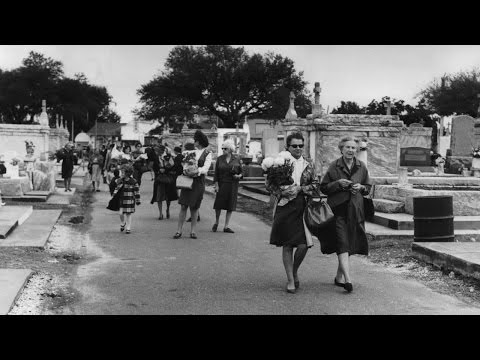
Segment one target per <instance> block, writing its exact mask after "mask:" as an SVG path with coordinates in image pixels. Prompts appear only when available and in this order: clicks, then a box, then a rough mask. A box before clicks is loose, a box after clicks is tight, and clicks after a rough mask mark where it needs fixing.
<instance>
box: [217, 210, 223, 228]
mask: <svg viewBox="0 0 480 360" xmlns="http://www.w3.org/2000/svg"><path fill="white" fill-rule="evenodd" d="M221 212H222V210H221V209H215V224H217V225H218V222H219V221H220V213H221Z"/></svg>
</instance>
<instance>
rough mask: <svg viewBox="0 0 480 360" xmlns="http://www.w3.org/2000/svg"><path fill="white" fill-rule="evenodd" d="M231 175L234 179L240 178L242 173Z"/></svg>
mask: <svg viewBox="0 0 480 360" xmlns="http://www.w3.org/2000/svg"><path fill="white" fill-rule="evenodd" d="M233 177H234V178H235V179H241V178H242V174H235V175H233Z"/></svg>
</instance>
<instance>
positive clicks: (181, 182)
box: [175, 175, 193, 190]
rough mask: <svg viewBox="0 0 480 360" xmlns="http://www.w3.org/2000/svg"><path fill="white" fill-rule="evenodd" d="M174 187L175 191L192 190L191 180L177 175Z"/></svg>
mask: <svg viewBox="0 0 480 360" xmlns="http://www.w3.org/2000/svg"><path fill="white" fill-rule="evenodd" d="M175 186H176V188H177V189H187V190H192V186H193V178H192V177H190V176H185V175H178V176H177V182H176V184H175Z"/></svg>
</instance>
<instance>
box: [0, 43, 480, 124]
mask: <svg viewBox="0 0 480 360" xmlns="http://www.w3.org/2000/svg"><path fill="white" fill-rule="evenodd" d="M235 46H237V45H235ZM243 46H245V48H246V50H247V51H248V52H249V53H251V54H252V53H253V52H258V53H261V54H265V53H266V52H267V51H273V52H275V53H278V54H280V55H282V56H286V57H289V58H291V59H292V60H293V61H294V63H295V68H296V69H297V71H303V72H304V79H305V80H306V81H308V82H309V85H308V87H309V90H310V91H311V90H312V89H313V84H314V83H315V82H316V81H319V82H320V85H321V88H322V92H321V94H320V102H321V104H322V106H323V107H324V108H325V109H327V107H329V108H330V111H331V110H332V109H333V108H335V107H337V106H339V105H340V101H341V100H344V101H355V102H357V103H358V104H359V105H361V106H365V105H367V104H368V103H369V102H370V101H371V100H372V99H375V100H377V101H378V100H381V98H382V97H383V96H390V97H391V98H395V99H403V100H405V101H406V102H407V103H409V104H411V105H415V104H416V103H417V101H418V99H416V98H415V96H416V95H417V93H418V92H419V91H420V90H421V89H422V88H424V87H425V86H426V85H428V83H429V82H430V81H432V80H433V79H434V78H438V77H440V76H442V75H443V74H444V73H454V72H458V71H460V70H471V69H473V68H480V45H243ZM173 47H174V45H0V68H2V69H3V70H10V69H13V68H16V67H19V66H20V65H21V61H22V59H23V58H25V57H27V56H28V53H29V52H30V51H31V50H34V51H37V52H40V53H42V54H44V55H45V56H47V57H51V58H53V59H55V60H59V61H61V62H62V63H63V65H64V72H65V75H67V76H69V77H72V76H73V75H74V74H75V73H79V72H83V73H84V74H85V75H86V76H87V78H88V79H89V81H90V83H92V84H95V85H101V86H105V87H106V88H107V90H108V92H109V93H110V94H111V95H112V97H113V101H115V102H116V103H117V105H116V106H115V105H113V106H112V108H113V109H114V110H115V111H117V113H118V114H119V115H120V116H121V117H122V122H126V121H129V120H131V119H132V118H133V116H132V114H131V110H132V109H133V108H134V107H136V106H138V103H137V100H138V96H137V95H136V91H137V89H139V88H140V86H141V85H142V84H145V83H147V82H148V81H150V80H151V79H152V78H153V77H154V76H155V75H156V74H158V73H159V72H160V71H161V70H162V69H163V64H164V62H165V59H166V58H167V56H168V53H169V52H170V50H171V49H172V48H173Z"/></svg>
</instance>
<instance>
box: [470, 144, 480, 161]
mask: <svg viewBox="0 0 480 360" xmlns="http://www.w3.org/2000/svg"><path fill="white" fill-rule="evenodd" d="M472 156H473V157H474V158H475V159H479V158H480V146H477V147H474V148H473V149H472Z"/></svg>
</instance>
